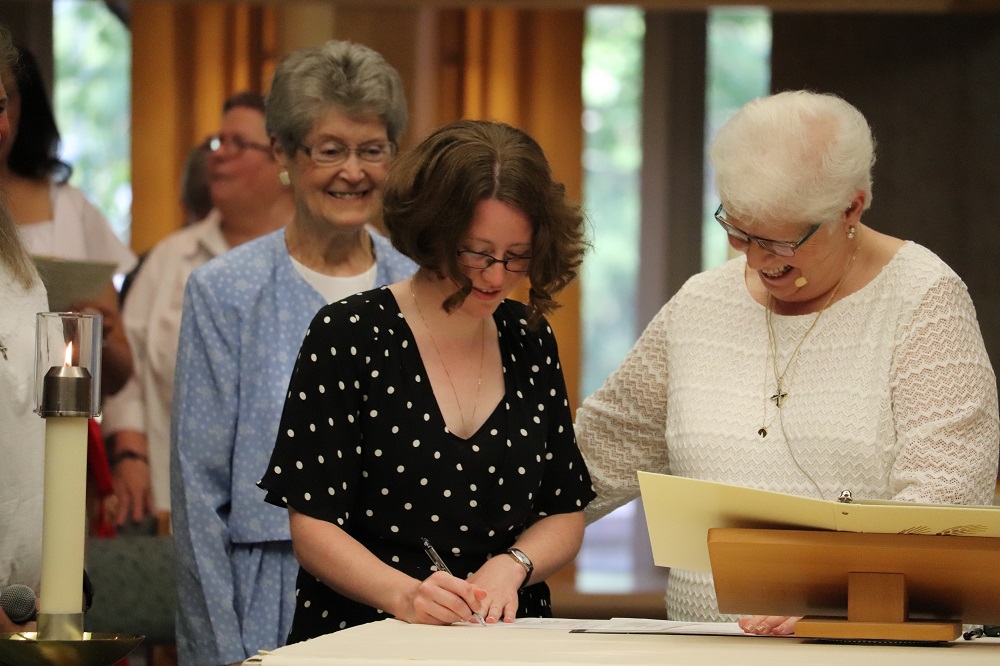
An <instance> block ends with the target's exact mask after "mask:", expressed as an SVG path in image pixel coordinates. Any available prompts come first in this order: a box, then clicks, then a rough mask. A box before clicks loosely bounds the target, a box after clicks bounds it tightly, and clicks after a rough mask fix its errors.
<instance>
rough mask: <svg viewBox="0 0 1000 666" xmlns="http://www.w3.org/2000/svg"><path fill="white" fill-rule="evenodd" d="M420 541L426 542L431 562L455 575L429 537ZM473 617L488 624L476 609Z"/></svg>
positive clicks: (447, 572)
mask: <svg viewBox="0 0 1000 666" xmlns="http://www.w3.org/2000/svg"><path fill="white" fill-rule="evenodd" d="M420 541H421V542H422V543H423V544H424V552H425V553H427V557H429V558H431V562H433V563H434V566H436V567H437V570H438V571H443V572H445V573H446V574H448V575H449V576H454V575H455V574H453V573H452V572H451V569H449V568H448V565H447V564H445V563H444V560H442V559H441V556H440V555H438V552H437V551H436V550H434V546H432V545H431V542H430V541H429V540H428V539H427V537H420ZM472 617H474V618H476V622H478V623H479V624H486V621H485V620H483V616H482V615H480V614H479V613H477V612H476V611H472Z"/></svg>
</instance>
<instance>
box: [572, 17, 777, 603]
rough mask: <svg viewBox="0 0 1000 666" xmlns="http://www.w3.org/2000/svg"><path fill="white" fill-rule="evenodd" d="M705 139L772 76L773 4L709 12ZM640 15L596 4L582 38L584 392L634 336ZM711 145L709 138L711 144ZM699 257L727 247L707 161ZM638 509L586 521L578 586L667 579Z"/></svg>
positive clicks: (651, 583) (715, 255)
mask: <svg viewBox="0 0 1000 666" xmlns="http://www.w3.org/2000/svg"><path fill="white" fill-rule="evenodd" d="M707 30H708V35H707V44H708V46H707V48H708V53H707V54H706V59H707V69H708V71H707V73H706V76H707V81H706V98H707V99H706V100H705V104H706V132H705V134H706V142H707V141H708V140H710V139H711V137H712V136H714V135H715V132H716V131H717V130H718V128H719V127H720V126H721V125H722V123H724V122H725V121H726V119H727V118H728V117H729V115H730V114H731V113H732V112H733V111H735V110H736V109H737V108H739V107H740V106H741V105H742V104H743V103H744V102H746V101H747V100H749V99H751V98H753V97H756V96H759V95H762V94H766V93H767V92H768V87H769V84H770V51H771V26H770V13H769V12H768V10H766V9H762V8H754V7H739V8H735V7H734V8H720V9H713V10H711V11H710V12H709V14H708V22H707ZM644 32H645V24H644V15H643V12H642V10H641V9H639V8H636V7H627V6H613V7H611V6H608V7H592V8H591V9H589V10H588V11H587V32H586V36H585V39H584V58H583V60H584V64H583V102H584V116H583V127H584V132H585V139H584V155H583V165H584V207H585V208H586V210H587V213H588V215H589V217H590V220H591V223H592V229H591V232H592V240H593V242H594V249H593V251H592V252H591V253H590V254H589V255H588V257H587V260H586V262H585V264H584V268H583V272H582V275H581V284H582V294H581V327H582V330H583V359H582V362H583V371H582V373H581V386H580V395H581V396H587V395H590V394H591V393H593V392H594V391H595V390H596V389H597V388H599V387H600V385H601V383H602V382H603V381H604V378H605V377H607V376H608V375H609V374H611V373H612V372H613V371H614V370H615V368H617V367H618V364H619V363H620V362H621V360H622V359H623V358H624V357H625V354H626V353H627V352H628V350H629V349H630V348H631V346H632V344H633V343H634V342H635V340H636V338H637V337H638V334H639V331H638V330H637V323H638V322H637V321H636V312H637V300H638V298H637V293H638V284H637V282H638V266H639V253H640V247H639V224H640V194H639V175H640V168H641V166H642V146H641V123H642V118H641V108H642V90H643V62H642V53H643V36H644ZM706 148H707V145H706ZM705 172H706V174H705V188H704V191H705V196H704V206H703V207H704V211H705V213H704V218H703V227H702V228H703V232H702V236H703V239H702V241H703V242H702V252H703V255H702V267H703V268H712V267H714V266H718V265H719V264H721V263H722V262H724V261H725V260H726V258H727V257H728V249H729V246H728V243H727V242H726V237H725V232H723V231H722V229H721V228H720V227H719V225H718V224H717V223H715V221H714V218H713V217H712V213H713V212H714V210H715V207H716V206H717V205H718V203H717V202H716V201H715V194H714V187H713V183H712V174H711V172H710V169H709V168H708V166H707V161H706V169H705ZM648 551H649V545H648V537H647V536H646V534H645V521H644V520H643V517H642V516H641V515H638V512H637V511H636V507H635V505H634V504H629V505H626V506H624V507H622V508H620V509H619V510H618V511H615V512H614V513H612V514H610V515H609V516H607V517H605V518H603V519H601V520H600V521H599V522H597V523H595V524H594V525H592V526H590V527H588V528H587V531H586V534H585V536H584V542H583V547H582V548H581V550H580V555H579V556H578V557H577V561H576V565H577V580H576V586H577V589H578V590H579V591H580V592H585V593H624V592H634V591H640V590H650V589H656V588H659V587H662V583H661V580H662V576H659V575H658V574H659V573H661V572H662V570H658V569H655V568H654V567H652V563H651V559H652V558H651V555H650V553H649V552H648Z"/></svg>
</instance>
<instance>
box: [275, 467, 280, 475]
mask: <svg viewBox="0 0 1000 666" xmlns="http://www.w3.org/2000/svg"><path fill="white" fill-rule="evenodd" d="M274 473H275V474H281V468H280V467H278V466H277V465H275V466H274Z"/></svg>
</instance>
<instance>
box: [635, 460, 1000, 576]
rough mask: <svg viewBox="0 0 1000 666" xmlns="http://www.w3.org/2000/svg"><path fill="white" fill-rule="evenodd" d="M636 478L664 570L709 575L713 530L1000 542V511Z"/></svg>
mask: <svg viewBox="0 0 1000 666" xmlns="http://www.w3.org/2000/svg"><path fill="white" fill-rule="evenodd" d="M638 476H639V488H640V491H641V492H642V503H643V508H644V510H645V512H646V525H647V527H648V528H649V538H650V543H651V545H652V547H653V561H654V563H655V564H656V565H657V566H661V567H678V568H681V569H693V570H695V571H704V572H708V573H711V571H712V563H711V560H710V559H709V555H708V530H709V529H710V528H713V527H742V528H761V529H816V530H829V531H839V532H859V533H873V534H931V535H934V534H948V535H954V536H981V537H1000V507H993V506H958V505H947V504H915V503H912V502H888V501H870V502H868V501H863V500H855V501H854V502H852V503H850V504H845V503H842V502H833V501H829V500H821V499H814V498H810V497H801V496H799V495H790V494H787V493H777V492H770V491H766V490H756V489H753V488H743V487H740V486H730V485H727V484H724V483H715V482H712V481H700V480H698V479H688V478H685V477H681V476H671V475H668V474H653V473H651V472H639V473H638ZM848 490H849V489H848Z"/></svg>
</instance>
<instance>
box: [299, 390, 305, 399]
mask: <svg viewBox="0 0 1000 666" xmlns="http://www.w3.org/2000/svg"><path fill="white" fill-rule="evenodd" d="M305 399H306V394H305V393H303V392H302V391H299V400H305Z"/></svg>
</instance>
